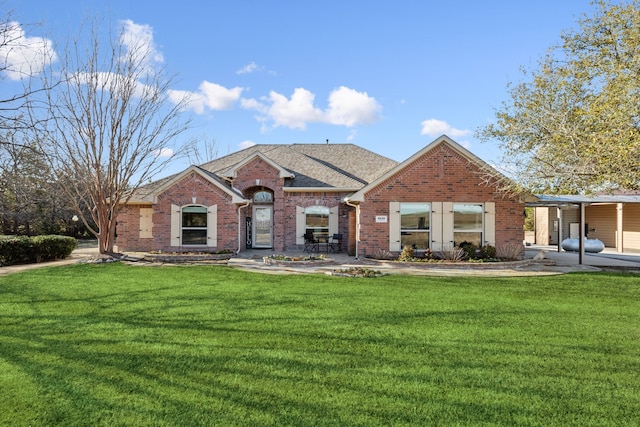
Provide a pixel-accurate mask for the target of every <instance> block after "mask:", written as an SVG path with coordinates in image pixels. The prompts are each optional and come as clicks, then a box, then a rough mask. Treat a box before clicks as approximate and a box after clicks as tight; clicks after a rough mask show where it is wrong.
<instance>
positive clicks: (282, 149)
mask: <svg viewBox="0 0 640 427" xmlns="http://www.w3.org/2000/svg"><path fill="white" fill-rule="evenodd" d="M258 153H260V155H262V156H264V157H266V158H268V159H269V160H271V161H272V162H273V163H275V164H277V165H279V166H280V167H282V168H283V169H286V170H287V171H289V172H291V173H292V174H293V176H294V177H293V178H292V179H288V180H287V182H286V183H285V186H286V187H293V188H327V189H328V188H337V189H348V190H353V191H355V190H358V189H360V188H362V187H364V186H365V185H366V184H368V183H369V182H371V181H373V180H374V179H376V178H377V177H378V176H380V175H381V174H383V173H385V172H387V171H388V170H390V169H392V168H393V167H395V166H396V165H397V164H398V162H396V161H394V160H391V159H389V158H387V157H383V156H380V155H379V154H376V153H374V152H372V151H369V150H367V149H364V148H362V147H359V146H357V145H354V144H288V145H284V144H264V145H262V144H261V145H254V146H252V147H249V148H246V149H244V150H241V151H237V152H235V153H232V154H229V155H226V156H223V157H221V158H219V159H216V160H212V161H210V162H208V163H205V164H203V165H202V166H201V168H202V169H204V170H207V171H210V172H212V173H214V174H216V175H218V176H226V174H227V173H228V171H229V170H230V169H233V167H234V166H235V165H237V164H239V163H241V162H243V161H244V160H246V159H247V158H251V157H253V156H254V155H257V154H258Z"/></svg>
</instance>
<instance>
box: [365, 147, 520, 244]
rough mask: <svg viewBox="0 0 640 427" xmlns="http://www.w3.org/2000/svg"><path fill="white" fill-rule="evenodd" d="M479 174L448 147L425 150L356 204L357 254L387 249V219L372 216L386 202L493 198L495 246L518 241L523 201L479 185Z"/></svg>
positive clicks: (386, 210) (379, 212)
mask: <svg viewBox="0 0 640 427" xmlns="http://www.w3.org/2000/svg"><path fill="white" fill-rule="evenodd" d="M481 174H482V172H481V171H480V170H479V168H478V167H476V166H475V165H473V164H472V163H470V162H469V161H468V160H467V159H466V158H465V157H463V156H461V155H459V154H458V153H457V152H455V151H454V150H452V149H451V148H449V147H448V146H445V145H441V146H438V147H435V148H434V149H433V150H430V151H429V152H427V153H425V154H424V155H423V156H421V157H420V158H418V159H416V160H415V161H414V162H413V163H411V164H409V165H407V166H406V167H405V168H403V169H402V170H401V171H399V172H398V173H397V174H395V175H394V176H392V177H390V178H389V179H387V180H386V181H384V182H382V183H381V184H380V185H378V186H377V187H375V188H373V189H372V190H371V191H369V192H368V193H367V194H366V195H365V201H364V202H362V203H361V215H360V222H361V231H360V233H361V234H360V239H361V242H360V247H359V250H360V254H361V255H366V254H367V253H369V254H371V253H373V252H375V251H377V250H379V249H385V250H388V249H389V223H376V222H375V217H376V216H377V215H385V216H387V217H389V202H392V201H397V202H457V203H463V202H467V203H486V202H495V206H496V219H495V221H496V224H495V227H496V246H500V245H503V244H506V243H516V244H522V240H523V238H524V232H523V230H522V226H523V223H524V214H523V212H524V204H522V203H520V202H519V201H518V200H514V199H507V198H502V197H501V196H500V195H499V194H498V193H497V192H496V187H495V186H487V185H485V184H484V182H483V181H484V180H483V179H482V175H481Z"/></svg>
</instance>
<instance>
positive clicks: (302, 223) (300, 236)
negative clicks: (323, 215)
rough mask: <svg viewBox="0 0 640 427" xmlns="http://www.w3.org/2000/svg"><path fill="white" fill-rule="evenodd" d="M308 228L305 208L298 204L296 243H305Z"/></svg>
mask: <svg viewBox="0 0 640 427" xmlns="http://www.w3.org/2000/svg"><path fill="white" fill-rule="evenodd" d="M306 229H307V216H306V215H305V214H304V208H303V207H300V206H296V245H304V233H305V231H306Z"/></svg>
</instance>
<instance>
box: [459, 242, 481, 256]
mask: <svg viewBox="0 0 640 427" xmlns="http://www.w3.org/2000/svg"><path fill="white" fill-rule="evenodd" d="M458 247H459V248H460V249H462V250H463V251H464V258H466V259H474V258H476V250H477V249H478V248H477V247H476V245H474V244H473V243H471V242H467V241H466V240H465V241H464V242H462V243H460V244H459V245H458Z"/></svg>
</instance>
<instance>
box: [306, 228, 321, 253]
mask: <svg viewBox="0 0 640 427" xmlns="http://www.w3.org/2000/svg"><path fill="white" fill-rule="evenodd" d="M318 244H319V242H318V239H316V238H315V237H314V236H313V232H312V231H307V232H306V233H304V252H309V253H311V252H319V250H320V247H319V246H318Z"/></svg>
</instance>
